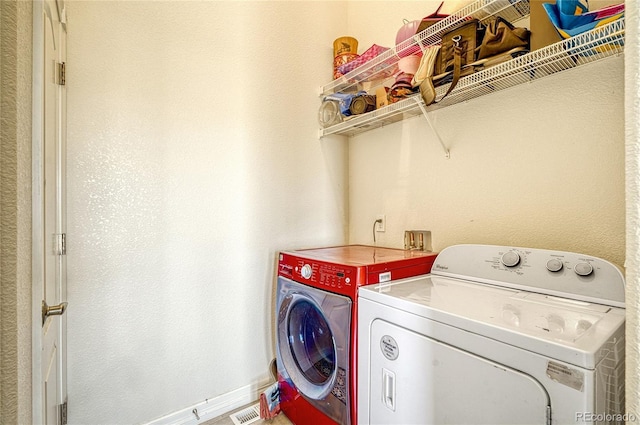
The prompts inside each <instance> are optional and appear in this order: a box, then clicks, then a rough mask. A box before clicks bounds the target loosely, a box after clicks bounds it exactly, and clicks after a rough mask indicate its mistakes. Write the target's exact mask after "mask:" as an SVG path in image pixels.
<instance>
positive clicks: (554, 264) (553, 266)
mask: <svg viewBox="0 0 640 425" xmlns="http://www.w3.org/2000/svg"><path fill="white" fill-rule="evenodd" d="M562 266H563V264H562V261H560V260H558V259H557V258H552V259H550V260H549V261H547V270H549V271H550V272H559V271H560V270H562Z"/></svg>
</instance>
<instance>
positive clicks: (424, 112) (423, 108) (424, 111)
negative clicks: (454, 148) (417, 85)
mask: <svg viewBox="0 0 640 425" xmlns="http://www.w3.org/2000/svg"><path fill="white" fill-rule="evenodd" d="M416 103H418V106H419V107H420V110H421V111H422V115H424V117H425V118H426V120H427V123H428V124H429V127H431V130H432V131H433V134H435V135H436V138H437V139H438V142H440V146H442V150H444V157H445V158H447V159H449V158H451V152H449V149H447V147H446V146H445V145H444V142H443V141H442V138H441V137H440V133H438V130H436V128H435V127H434V125H433V122H431V118H430V117H429V113H428V112H427V107H426V106H425V105H424V102H423V101H422V99H421V98H420V96H416Z"/></svg>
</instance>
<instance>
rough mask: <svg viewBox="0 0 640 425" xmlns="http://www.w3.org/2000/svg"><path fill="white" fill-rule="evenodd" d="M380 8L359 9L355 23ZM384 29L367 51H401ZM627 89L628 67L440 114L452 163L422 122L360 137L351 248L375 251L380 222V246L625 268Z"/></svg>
mask: <svg viewBox="0 0 640 425" xmlns="http://www.w3.org/2000/svg"><path fill="white" fill-rule="evenodd" d="M373 3H374V5H373V6H371V7H376V5H378V3H376V2H373ZM399 4H405V3H399ZM370 5H371V3H370V2H351V3H350V12H349V13H350V16H357V15H358V14H360V15H362V14H363V13H365V11H367V10H369V7H370ZM405 5H406V9H405V10H403V9H401V8H400V7H398V8H395V10H394V12H393V13H394V14H395V15H392V16H387V17H386V18H387V19H388V20H389V21H390V22H395V21H401V19H400V17H401V16H403V15H408V16H409V17H410V19H413V16H416V15H417V16H420V15H419V14H417V13H418V12H416V10H415V4H414V3H413V2H407V3H406V4H405ZM380 7H381V6H380ZM403 12H404V13H403ZM375 16H379V15H375ZM394 16H397V18H395V19H394ZM380 25H381V22H375V21H374V22H372V25H371V26H365V25H362V24H361V25H359V26H357V27H354V28H355V29H354V30H353V31H352V35H354V36H356V38H358V37H360V38H362V39H366V40H369V41H368V42H367V43H365V44H368V43H370V42H375V38H374V37H375V36H376V35H378V36H379V37H380V41H379V42H378V44H382V45H385V44H389V43H393V36H394V35H395V32H394V31H389V30H387V32H386V33H385V32H382V31H372V28H371V27H374V28H378V27H379V26H380ZM350 27H352V25H351V21H350ZM396 28H397V27H396ZM360 34H362V36H360ZM372 34H373V35H372ZM363 48H366V46H363ZM623 78H624V60H623V57H622V56H620V57H616V58H613V59H610V60H607V61H605V62H604V63H602V64H595V65H593V66H590V67H586V69H582V70H577V71H571V72H566V73H564V74H562V75H559V76H557V77H554V78H551V79H548V80H540V81H536V82H534V83H532V84H525V85H522V86H519V87H516V88H512V89H509V90H505V91H503V92H499V93H495V94H493V95H490V96H485V97H482V98H480V99H474V100H472V101H469V102H466V103H463V104H458V105H455V106H453V107H449V108H445V109H441V110H438V111H435V112H433V113H431V115H430V116H431V118H432V120H433V122H434V125H435V127H436V128H437V129H438V131H439V133H440V136H441V137H442V139H443V141H444V143H445V145H447V146H448V147H449V148H450V150H451V159H449V160H447V159H445V158H444V156H443V152H442V149H441V148H440V145H439V144H438V142H437V139H436V136H435V135H434V133H433V132H432V131H431V130H430V128H429V126H428V124H427V122H426V120H425V119H424V118H423V117H416V118H413V119H410V120H407V121H404V122H402V123H398V124H394V125H391V126H388V127H386V128H384V129H382V130H380V131H376V132H370V133H364V134H362V135H359V136H357V137H355V138H353V139H352V140H351V142H350V145H349V146H350V151H349V173H350V180H349V191H350V198H349V205H350V221H349V223H350V242H352V243H356V242H357V243H371V242H372V235H371V228H372V223H373V220H374V219H375V216H376V215H377V214H385V215H386V218H387V230H386V232H385V233H379V234H378V235H377V237H378V243H379V244H381V245H386V246H402V244H403V235H404V233H403V232H404V230H409V229H425V230H431V231H432V232H433V247H434V249H436V250H439V249H442V248H444V247H446V246H448V245H451V244H455V243H496V244H507V245H524V246H532V247H545V248H552V249H561V250H568V251H578V252H586V253H590V254H592V255H596V256H600V257H604V258H605V259H608V260H610V261H613V262H614V263H617V264H619V265H621V266H622V265H623V264H624V259H625V219H624V217H625V210H624V206H625V198H624V197H625V195H624V193H625V192H624V84H623V83H622V81H623ZM373 170H376V172H375V173H373V172H372V171H373Z"/></svg>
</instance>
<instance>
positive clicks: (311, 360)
mask: <svg viewBox="0 0 640 425" xmlns="http://www.w3.org/2000/svg"><path fill="white" fill-rule="evenodd" d="M287 328H288V329H287V334H288V337H289V347H290V348H291V353H292V355H293V359H294V361H295V362H296V364H297V366H298V368H299V370H300V371H301V372H302V375H303V376H304V377H305V378H306V379H307V380H309V381H310V382H312V383H313V384H315V385H325V384H327V383H328V382H329V381H330V380H331V379H332V377H334V376H335V371H336V367H337V365H336V345H335V341H334V338H333V334H332V333H331V328H330V327H329V324H328V323H327V321H326V319H325V318H324V315H323V314H322V312H321V311H320V310H319V309H318V307H317V306H316V305H315V303H313V302H311V301H310V300H308V299H304V298H301V299H299V300H298V302H295V303H294V304H293V305H292V306H291V310H290V311H289V320H288V323H287Z"/></svg>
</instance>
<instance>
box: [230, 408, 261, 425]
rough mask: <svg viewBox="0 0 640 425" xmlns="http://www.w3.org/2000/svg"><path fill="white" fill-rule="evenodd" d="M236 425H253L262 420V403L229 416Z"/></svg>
mask: <svg viewBox="0 0 640 425" xmlns="http://www.w3.org/2000/svg"><path fill="white" fill-rule="evenodd" d="M229 417H230V418H231V420H232V421H233V423H234V424H235V425H246V424H252V423H254V422H256V421H259V420H260V403H258V404H254V405H253V406H250V407H247V408H246V409H243V410H241V411H239V412H236V413H234V414H232V415H230V416H229Z"/></svg>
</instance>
